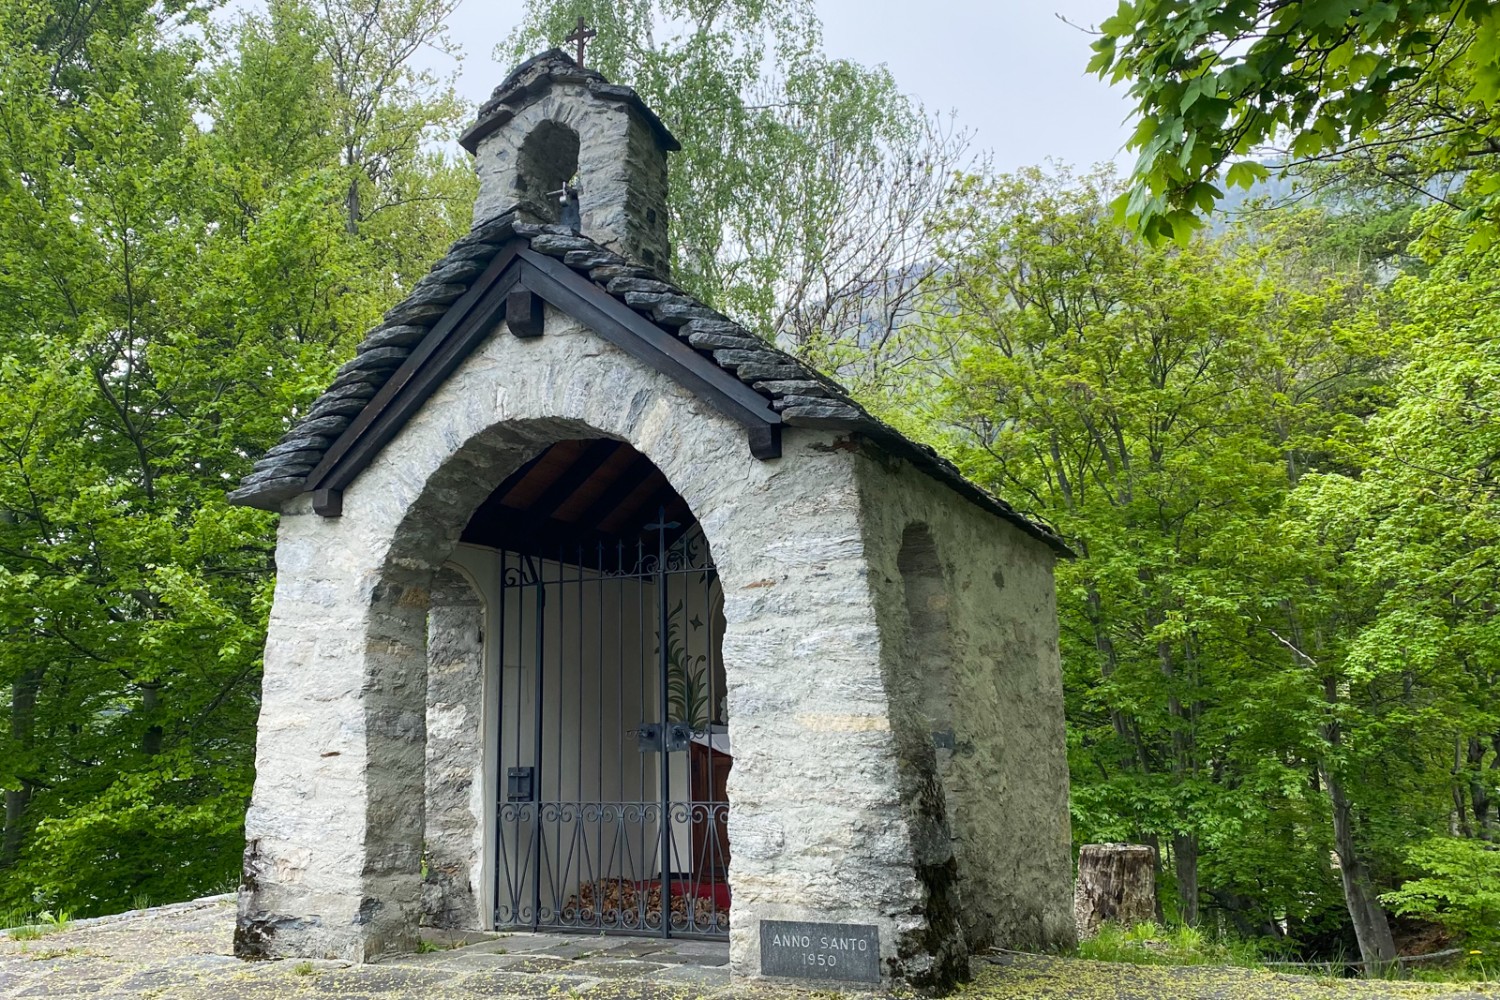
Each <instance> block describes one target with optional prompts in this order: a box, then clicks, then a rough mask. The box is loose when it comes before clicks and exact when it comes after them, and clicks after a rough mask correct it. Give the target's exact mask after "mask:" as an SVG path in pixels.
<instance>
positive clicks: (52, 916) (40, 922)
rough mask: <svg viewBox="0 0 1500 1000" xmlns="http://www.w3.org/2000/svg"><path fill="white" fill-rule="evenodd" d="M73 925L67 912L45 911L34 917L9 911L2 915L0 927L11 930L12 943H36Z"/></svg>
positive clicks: (20, 911) (22, 912) (21, 912)
mask: <svg viewBox="0 0 1500 1000" xmlns="http://www.w3.org/2000/svg"><path fill="white" fill-rule="evenodd" d="M72 924H73V916H72V914H70V913H69V912H68V911H67V910H59V911H57V912H56V913H53V912H51V911H50V910H43V911H42V912H41V913H38V914H35V915H32V914H28V913H26V912H25V911H22V910H9V911H7V912H5V913H4V914H0V925H3V926H5V927H8V928H10V938H11V940H12V941H35V940H36V939H37V938H40V937H45V936H46V935H48V934H56V933H58V932H60V931H65V930H67V929H68V928H69V927H71V926H72Z"/></svg>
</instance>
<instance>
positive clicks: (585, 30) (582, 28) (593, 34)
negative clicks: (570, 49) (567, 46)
mask: <svg viewBox="0 0 1500 1000" xmlns="http://www.w3.org/2000/svg"><path fill="white" fill-rule="evenodd" d="M598 37H599V32H597V31H595V30H594V29H593V28H590V27H589V26H588V22H586V21H584V19H583V18H582V17H580V18H579V19H578V24H577V26H576V27H574V28H573V33H572V34H571V35H569V36H568V37H566V38H564V39H563V41H565V42H577V43H578V65H580V66H582V65H583V48H584V46H585V45H587V44H588V41H589V39H590V38H598Z"/></svg>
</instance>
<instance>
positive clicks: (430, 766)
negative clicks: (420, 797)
mask: <svg viewBox="0 0 1500 1000" xmlns="http://www.w3.org/2000/svg"><path fill="white" fill-rule="evenodd" d="M484 671H485V662H484V602H483V599H482V598H481V596H480V595H479V594H478V593H477V592H476V591H475V590H474V588H473V587H472V586H471V585H470V583H469V581H468V580H467V579H466V578H465V577H464V575H463V574H462V573H460V572H459V571H458V570H456V569H454V568H453V567H451V566H445V567H443V568H442V569H441V570H439V571H438V573H437V576H436V578H435V579H434V581H433V584H432V600H431V604H430V605H429V607H428V611H427V817H426V835H425V838H424V845H423V846H424V852H423V853H424V859H423V860H424V862H425V868H426V877H425V878H424V879H423V884H422V922H423V923H424V924H427V925H429V926H432V927H442V928H448V929H455V930H472V929H474V928H477V927H481V926H483V923H482V921H481V915H480V912H479V895H480V894H479V887H478V886H476V885H475V884H474V881H473V880H474V869H475V861H476V860H477V858H476V854H477V852H478V850H479V849H480V848H482V846H483V843H484V840H483V832H482V831H481V830H479V822H480V818H481V817H482V816H483V815H484V801H483V800H484V788H483V785H482V778H483V775H484V704H483V698H484Z"/></svg>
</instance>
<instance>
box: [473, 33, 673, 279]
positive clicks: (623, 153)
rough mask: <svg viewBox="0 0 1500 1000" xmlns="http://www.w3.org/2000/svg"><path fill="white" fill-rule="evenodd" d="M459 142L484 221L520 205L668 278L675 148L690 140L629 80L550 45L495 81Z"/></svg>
mask: <svg viewBox="0 0 1500 1000" xmlns="http://www.w3.org/2000/svg"><path fill="white" fill-rule="evenodd" d="M459 143H460V144H461V145H462V146H463V147H464V148H465V149H467V150H468V151H469V152H470V153H472V154H473V156H474V167H475V170H476V171H477V173H478V174H479V198H478V200H477V201H476V202H475V205H474V221H475V222H476V223H478V222H482V221H484V220H485V219H489V218H492V217H493V216H495V215H498V214H500V213H502V212H507V211H510V210H511V209H516V210H518V211H519V212H520V213H521V214H522V215H524V216H526V217H528V218H529V219H530V220H532V221H536V222H544V223H551V224H555V225H563V226H567V227H568V228H570V229H573V230H575V231H577V232H578V233H580V234H581V235H583V236H587V237H588V238H589V239H591V240H593V241H594V242H596V243H598V244H600V245H602V246H604V247H607V248H608V249H610V250H613V251H614V252H616V253H618V254H621V255H622V256H625V257H628V258H630V259H632V260H634V261H636V262H637V263H640V264H643V265H645V266H646V267H649V268H651V269H652V270H654V271H656V272H657V273H659V274H661V275H662V276H666V274H667V271H668V268H669V266H670V262H671V248H670V246H669V244H668V241H667V154H668V153H670V152H675V151H677V150H679V149H681V148H682V146H681V145H680V144H679V143H678V142H677V140H676V139H675V138H673V137H672V133H671V132H669V131H667V127H666V126H665V125H664V124H662V121H661V119H660V118H658V117H657V116H656V113H655V112H653V111H652V110H651V109H650V108H648V107H647V106H646V103H645V102H644V101H642V100H641V98H640V95H639V94H637V93H636V92H635V91H634V90H632V89H631V88H629V87H622V86H618V85H616V84H613V83H610V82H609V81H608V80H606V79H605V78H604V77H603V76H602V75H600V74H599V73H597V72H595V71H594V70H591V69H585V68H584V67H582V66H580V65H579V64H578V62H577V61H576V60H575V59H573V58H572V57H571V56H569V55H568V54H567V53H565V52H563V51H562V50H560V49H551V50H549V51H547V52H543V53H542V54H541V55H539V56H536V57H534V58H532V59H528V60H527V61H526V62H524V63H522V64H521V65H520V66H518V67H516V69H515V70H514V71H513V72H512V73H511V74H510V76H508V77H506V78H505V82H504V83H502V84H500V86H499V87H496V88H495V92H494V94H493V95H492V96H491V97H490V99H489V100H488V101H486V102H485V103H484V105H483V106H482V107H480V109H479V117H478V120H477V121H475V123H474V124H473V125H472V126H470V127H469V129H468V131H466V132H465V133H464V134H463V135H462V136H461V137H460V138H459Z"/></svg>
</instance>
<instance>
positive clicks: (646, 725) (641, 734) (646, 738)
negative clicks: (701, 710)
mask: <svg viewBox="0 0 1500 1000" xmlns="http://www.w3.org/2000/svg"><path fill="white" fill-rule="evenodd" d="M664 729H665V731H666V749H667V751H668V752H669V753H675V752H677V751H680V750H686V749H687V748H688V745H689V744H690V743H692V741H693V727H692V726H691V725H689V724H688V723H686V722H669V723H667V724H666V725H665V726H663V725H662V724H661V723H659V722H643V723H641V724H640V725H639V726H637V727H636V728H635V729H632V730H631V732H632V733H634V734H635V740H636V746H637V748H638V749H639V750H640V751H641V753H661V751H662V731H663V730H664Z"/></svg>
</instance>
